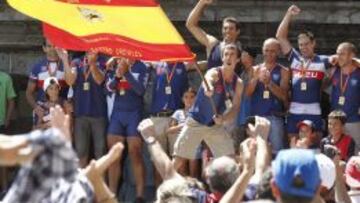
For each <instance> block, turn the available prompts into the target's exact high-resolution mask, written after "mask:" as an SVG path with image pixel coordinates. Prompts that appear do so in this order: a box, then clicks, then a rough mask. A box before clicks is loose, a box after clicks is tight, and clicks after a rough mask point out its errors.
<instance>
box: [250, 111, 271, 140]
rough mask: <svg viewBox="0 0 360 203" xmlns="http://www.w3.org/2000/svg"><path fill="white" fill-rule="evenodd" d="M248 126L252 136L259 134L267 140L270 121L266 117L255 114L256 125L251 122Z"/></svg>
mask: <svg viewBox="0 0 360 203" xmlns="http://www.w3.org/2000/svg"><path fill="white" fill-rule="evenodd" d="M248 128H249V133H250V136H251V137H256V136H259V137H261V138H263V139H264V140H267V138H268V136H269V132H270V121H269V120H268V119H266V118H264V117H260V116H255V125H252V124H249V125H248Z"/></svg>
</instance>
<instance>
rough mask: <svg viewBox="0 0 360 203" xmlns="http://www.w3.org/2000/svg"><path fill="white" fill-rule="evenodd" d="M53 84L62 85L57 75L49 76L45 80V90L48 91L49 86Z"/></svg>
mask: <svg viewBox="0 0 360 203" xmlns="http://www.w3.org/2000/svg"><path fill="white" fill-rule="evenodd" d="M52 84H57V85H58V86H60V85H59V81H58V79H57V78H56V77H48V78H46V79H45V81H44V85H43V90H44V91H45V92H46V90H47V88H48V87H49V86H50V85H52Z"/></svg>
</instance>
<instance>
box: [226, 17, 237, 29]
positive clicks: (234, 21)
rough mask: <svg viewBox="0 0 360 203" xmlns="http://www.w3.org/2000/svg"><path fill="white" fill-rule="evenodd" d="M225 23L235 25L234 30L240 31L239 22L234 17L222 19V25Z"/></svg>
mask: <svg viewBox="0 0 360 203" xmlns="http://www.w3.org/2000/svg"><path fill="white" fill-rule="evenodd" d="M226 22H229V23H233V24H235V28H236V30H240V24H239V21H238V20H237V19H236V18H235V17H232V16H228V17H226V18H224V19H223V22H222V23H223V24H224V23H226Z"/></svg>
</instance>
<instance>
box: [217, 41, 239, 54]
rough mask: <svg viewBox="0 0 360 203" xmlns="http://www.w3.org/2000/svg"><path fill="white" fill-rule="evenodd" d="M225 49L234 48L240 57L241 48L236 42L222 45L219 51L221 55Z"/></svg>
mask: <svg viewBox="0 0 360 203" xmlns="http://www.w3.org/2000/svg"><path fill="white" fill-rule="evenodd" d="M225 49H234V50H236V52H237V53H236V54H237V58H241V48H240V47H239V46H238V45H237V44H235V43H230V44H226V45H225V46H224V48H223V49H222V51H221V57H223V56H224V52H225Z"/></svg>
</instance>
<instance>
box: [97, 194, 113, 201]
mask: <svg viewBox="0 0 360 203" xmlns="http://www.w3.org/2000/svg"><path fill="white" fill-rule="evenodd" d="M115 198H116V196H115V194H111V195H110V196H109V197H105V198H104V199H102V200H99V201H98V203H101V202H106V201H109V200H111V199H115Z"/></svg>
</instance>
